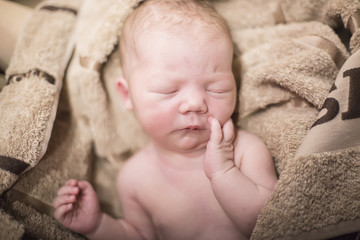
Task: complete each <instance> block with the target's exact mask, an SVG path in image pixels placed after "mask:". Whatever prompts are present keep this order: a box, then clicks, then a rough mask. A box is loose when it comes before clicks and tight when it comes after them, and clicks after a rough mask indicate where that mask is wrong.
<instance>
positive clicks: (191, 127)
mask: <svg viewBox="0 0 360 240" xmlns="http://www.w3.org/2000/svg"><path fill="white" fill-rule="evenodd" d="M199 130H203V129H202V128H200V127H199V126H189V127H186V128H183V129H182V131H199Z"/></svg>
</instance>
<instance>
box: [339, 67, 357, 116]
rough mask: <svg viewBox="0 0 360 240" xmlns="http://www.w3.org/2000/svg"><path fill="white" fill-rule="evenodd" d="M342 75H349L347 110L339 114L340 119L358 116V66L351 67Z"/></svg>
mask: <svg viewBox="0 0 360 240" xmlns="http://www.w3.org/2000/svg"><path fill="white" fill-rule="evenodd" d="M343 77H344V78H346V77H349V85H350V86H349V99H348V110H347V111H346V112H343V113H342V114H341V119H342V120H350V119H354V118H359V117H360V94H359V93H360V68H352V69H349V70H346V71H345V72H344V73H343Z"/></svg>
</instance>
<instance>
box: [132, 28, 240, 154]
mask: <svg viewBox="0 0 360 240" xmlns="http://www.w3.org/2000/svg"><path fill="white" fill-rule="evenodd" d="M137 54H138V62H137V63H136V67H135V68H134V71H132V74H131V75H130V76H129V78H130V79H128V81H129V89H130V96H131V101H132V106H133V109H134V111H135V113H136V115H137V117H138V119H139V121H140V123H141V124H142V126H143V128H144V130H145V131H146V132H147V134H148V135H149V136H150V137H151V138H152V139H153V140H154V141H155V143H157V144H158V145H159V146H161V147H163V148H166V149H168V150H172V151H174V150H175V151H179V152H189V151H193V150H199V149H204V148H205V147H206V144H207V142H208V140H209V137H210V128H209V127H210V126H209V123H208V118H209V117H210V116H212V117H214V118H216V119H218V120H219V121H220V123H221V124H223V123H225V122H226V121H227V120H228V119H229V118H230V116H231V115H232V113H233V111H234V108H235V102H236V87H235V80H234V76H233V73H232V71H231V65H232V57H233V48H232V42H231V40H230V39H229V38H228V37H227V36H226V35H224V34H217V35H212V36H209V35H208V34H204V33H201V32H197V33H193V34H190V33H189V34H187V35H185V36H181V37H179V36H178V35H175V34H171V33H166V32H160V31H155V32H151V33H148V34H145V35H144V36H143V37H142V38H141V39H139V40H138V44H137Z"/></svg>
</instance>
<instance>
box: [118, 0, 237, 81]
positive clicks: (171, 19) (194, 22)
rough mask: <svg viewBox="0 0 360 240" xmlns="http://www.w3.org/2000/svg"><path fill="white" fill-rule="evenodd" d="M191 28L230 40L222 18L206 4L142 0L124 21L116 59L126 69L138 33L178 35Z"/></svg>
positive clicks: (189, 0) (200, 1) (187, 0)
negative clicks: (118, 59)
mask: <svg viewBox="0 0 360 240" xmlns="http://www.w3.org/2000/svg"><path fill="white" fill-rule="evenodd" d="M194 26H199V27H200V28H201V29H205V30H206V32H208V33H210V34H213V35H214V36H216V33H224V34H226V35H228V36H229V38H231V37H230V31H229V28H228V26H227V23H226V21H225V19H224V18H223V17H222V16H221V15H220V14H218V13H217V12H216V10H215V9H214V8H213V7H212V6H210V5H209V3H207V1H204V0H146V1H141V2H139V4H138V5H137V6H136V7H135V9H134V11H133V12H132V13H131V14H130V15H129V16H128V17H127V18H126V20H125V22H124V26H123V29H122V32H121V35H120V58H121V64H122V66H123V68H126V65H127V61H128V60H129V59H127V58H128V56H129V54H132V55H135V56H134V57H136V55H137V53H136V41H137V39H139V38H140V36H141V34H144V33H148V32H151V31H153V30H154V29H156V30H159V29H160V30H165V31H170V32H172V33H174V34H179V36H181V35H183V34H186V33H187V31H193V27H194ZM214 33H215V34H214ZM123 70H125V69H123ZM124 74H125V73H124Z"/></svg>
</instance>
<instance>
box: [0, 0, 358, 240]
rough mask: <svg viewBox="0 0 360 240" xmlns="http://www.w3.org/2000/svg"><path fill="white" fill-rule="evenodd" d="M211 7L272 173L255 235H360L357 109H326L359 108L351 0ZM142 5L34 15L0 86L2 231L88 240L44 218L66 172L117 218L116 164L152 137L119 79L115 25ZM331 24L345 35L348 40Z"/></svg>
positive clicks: (68, 6)
mask: <svg viewBox="0 0 360 240" xmlns="http://www.w3.org/2000/svg"><path fill="white" fill-rule="evenodd" d="M212 3H213V4H214V6H215V7H216V9H217V10H218V11H219V12H220V13H221V14H222V15H223V16H224V17H225V18H226V19H227V21H228V22H229V25H230V28H231V31H232V33H233V36H234V44H235V46H236V52H235V54H236V55H238V57H239V58H240V59H241V69H242V73H241V77H242V84H241V90H240V93H239V97H240V109H239V110H240V114H241V115H240V119H239V122H238V125H239V126H240V127H242V128H244V129H247V130H249V131H251V132H253V133H255V134H257V135H259V136H260V137H261V138H263V139H264V141H265V142H266V144H267V145H268V147H269V149H270V151H271V153H272V155H273V157H274V161H275V164H276V168H277V171H278V173H279V178H280V180H279V183H278V184H277V186H276V189H275V191H274V193H273V194H272V196H271V197H270V199H269V201H268V203H267V204H266V206H265V208H264V210H263V211H262V213H261V214H260V216H259V218H258V222H257V225H256V227H255V230H254V234H253V236H252V238H253V239H296V238H298V239H304V238H306V239H317V238H328V237H333V236H338V235H341V234H346V233H350V232H353V231H359V230H360V229H358V228H357V227H356V224H357V223H358V221H359V214H360V211H359V206H360V203H359V201H358V200H357V199H356V196H358V195H359V193H360V191H359V189H358V186H360V185H359V184H358V182H357V181H358V180H357V179H359V177H358V176H359V174H360V170H359V168H358V165H359V164H358V159H359V153H358V150H359V149H358V146H357V142H356V141H355V139H357V138H356V136H357V135H358V134H356V133H357V132H355V131H356V129H358V128H356V127H357V126H359V125H358V124H357V122H355V121H357V120H356V119H355V120H354V119H352V120H349V122H350V121H351V123H349V126H347V127H345V128H344V127H337V126H338V124H341V125H344V124H347V122H345V121H342V120H339V119H340V114H338V115H336V116H335V117H334V118H332V119H330V120H329V118H328V117H326V118H323V116H327V115H328V112H327V111H326V109H328V110H329V109H333V108H334V106H335V110H336V106H337V105H336V103H335V102H336V101H337V102H338V103H339V112H341V113H342V112H344V109H345V111H348V112H353V111H354V109H355V110H356V107H355V108H354V109H353V108H347V106H348V101H347V99H349V98H348V95H349V94H352V95H354V96H356V94H354V92H351V93H350V90H349V89H355V92H356V88H352V87H351V88H349V85H347V82H353V83H355V84H356V77H355V80H351V81H350V80H349V79H350V78H351V77H352V78H354V77H353V75H354V72H353V71H349V70H350V69H357V67H358V65H356V63H359V60H358V55H357V53H356V50H357V49H358V48H359V45H360V41H359V40H358V38H359V31H358V20H357V19H358V17H357V16H358V10H357V9H359V3H358V1H357V0H346V1H342V0H331V1H325V0H321V1H315V2H314V1H312V0H295V1H289V0H287V1H285V0H271V1H268V0H256V1H238V0H225V1H224V0H214V1H212ZM136 4H137V1H132V0H122V1H118V0H104V1H96V0H83V1H81V0H78V1H70V0H60V1H55V0H51V1H50V0H48V1H44V2H42V3H41V4H40V5H39V6H38V7H37V8H36V10H35V12H34V14H33V15H32V17H31V18H30V19H29V21H28V23H27V25H26V27H25V29H24V30H23V33H22V35H21V36H20V38H19V42H18V44H17V46H16V49H15V52H14V56H13V58H12V60H11V63H10V65H9V68H8V69H7V78H8V80H9V81H8V84H7V85H6V86H5V87H4V88H3V89H2V91H1V93H0V117H1V121H0V131H1V133H2V134H1V135H0V156H1V157H0V177H1V179H2V183H1V188H0V192H1V202H0V219H1V220H0V228H1V229H2V231H1V233H0V238H4V239H20V238H35V239H78V238H83V237H82V236H79V235H77V234H74V233H72V232H70V231H68V230H66V229H63V228H62V227H61V226H59V225H58V224H57V223H56V221H55V220H54V219H52V217H51V214H52V211H53V209H52V207H51V201H52V199H53V197H54V196H55V194H56V191H57V189H58V188H59V187H60V186H61V185H62V184H63V183H64V182H65V181H66V180H67V179H68V178H72V177H74V178H78V179H88V180H90V181H92V182H93V184H94V185H95V187H96V190H97V191H98V193H99V197H100V200H101V204H102V207H103V209H104V210H105V211H107V212H108V213H109V214H111V215H113V216H115V217H119V216H121V209H120V208H119V204H118V200H117V198H116V193H115V192H116V191H115V186H114V178H115V176H116V172H117V170H118V169H119V168H121V166H122V163H123V160H125V159H127V158H128V157H129V156H131V155H132V154H133V153H134V152H136V151H137V150H138V149H139V148H141V147H142V146H143V145H144V144H145V143H146V142H147V138H146V136H145V135H144V134H143V132H142V130H141V128H140V126H139V124H138V123H137V121H136V120H135V118H134V116H133V115H132V114H131V113H129V112H127V111H126V110H125V109H124V107H123V106H122V104H121V100H120V98H119V96H118V95H117V94H116V92H115V87H114V86H115V80H116V77H118V76H119V75H121V69H120V64H119V58H118V51H117V44H118V38H119V37H121V36H118V33H119V32H120V29H121V27H122V21H123V20H124V18H125V17H126V15H127V14H128V13H130V12H131V11H132V7H133V6H134V5H136ZM319 9H321V10H319ZM259 13H261V14H259ZM332 28H334V29H335V28H336V30H337V32H334V31H333V29H332ZM346 28H348V30H346ZM339 29H343V30H345V33H347V34H345V35H343V36H341V40H342V41H343V42H341V41H340V39H339V36H340V32H339ZM337 33H339V35H337ZM349 33H351V34H352V35H350V36H351V38H350V39H347V38H346V35H347V36H349ZM344 43H345V46H344ZM346 47H348V48H346ZM72 50H74V51H73V52H72ZM350 50H351V51H352V55H351V56H350V57H349V55H350V54H349V51H350ZM71 52H72V56H71V59H70V53H71ZM355 53H356V54H355ZM69 59H70V60H69ZM346 60H347V61H346ZM345 61H346V63H345V64H344V62H345ZM66 65H68V67H67V68H66ZM340 68H341V70H340ZM339 70H340V71H339ZM355 72H356V71H355ZM64 76H65V78H63V77H64ZM337 76H338V79H337V80H336V83H335V85H334V80H335V78H336V77H337ZM355 76H356V75H355ZM357 76H358V75H357ZM344 79H347V80H345V81H344ZM344 83H345V84H344ZM333 85H334V86H336V89H335V87H332V86H333ZM330 90H332V91H331V92H330V93H329V91H330ZM34 93H36V94H34ZM346 94H348V95H346ZM329 99H330V100H329ZM331 99H335V100H331ZM324 103H325V104H324ZM350 105H351V106H356V101H355V103H353V102H351V104H350ZM323 106H324V109H323V110H321V109H322V108H323ZM330 112H331V113H334V111H333V110H331V111H330ZM335 112H336V111H335ZM324 114H325V115H324ZM334 115H335V114H334ZM317 119H319V120H318V121H317ZM324 119H325V120H326V121H324ZM319 121H320V123H319ZM315 122H317V124H315V125H314V123H315ZM313 125H314V126H313ZM312 126H313V127H312ZM353 126H355V127H353ZM311 127H312V128H311ZM349 128H350V129H351V130H353V131H351V132H350V133H351V134H352V135H351V138H350V139H348V138H346V139H345V141H343V142H342V143H341V144H342V145H341V148H337V147H338V146H340V145H339V144H338V142H334V141H333V140H334V139H335V140H336V139H339V138H337V137H336V136H338V134H340V135H344V134H347V132H346V131H348V130H349ZM328 129H331V130H334V129H337V130H336V132H334V131H333V132H332V133H334V134H335V135H333V134H331V135H327V132H329V130H328ZM342 130H344V131H342ZM319 132H320V133H321V134H319ZM328 136H329V137H328ZM346 136H348V135H346ZM318 137H321V138H320V140H324V139H325V140H327V141H326V143H325V144H319V143H321V142H322V141H319V139H317V138H318ZM334 137H335V138H334ZM314 141H315V143H314ZM349 143H353V144H352V145H351V146H350V145H349ZM25 170H27V171H25ZM40 226H41V227H40Z"/></svg>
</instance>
